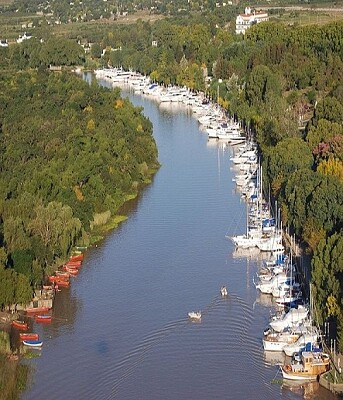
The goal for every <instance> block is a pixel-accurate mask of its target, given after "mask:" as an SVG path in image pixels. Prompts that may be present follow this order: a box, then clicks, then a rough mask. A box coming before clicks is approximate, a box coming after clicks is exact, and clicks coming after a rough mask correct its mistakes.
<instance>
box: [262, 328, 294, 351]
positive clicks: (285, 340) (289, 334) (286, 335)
mask: <svg viewBox="0 0 343 400" xmlns="http://www.w3.org/2000/svg"><path fill="white" fill-rule="evenodd" d="M300 335H301V333H299V332H295V331H284V332H270V333H268V334H267V335H265V336H264V337H263V340H262V342H263V349H264V350H266V351H282V350H283V348H284V347H285V346H287V345H289V344H293V343H294V342H296V341H297V340H298V339H299V337H300Z"/></svg>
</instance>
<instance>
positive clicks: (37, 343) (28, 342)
mask: <svg viewBox="0 0 343 400" xmlns="http://www.w3.org/2000/svg"><path fill="white" fill-rule="evenodd" d="M23 345H24V346H28V347H42V346H43V342H42V341H41V340H23Z"/></svg>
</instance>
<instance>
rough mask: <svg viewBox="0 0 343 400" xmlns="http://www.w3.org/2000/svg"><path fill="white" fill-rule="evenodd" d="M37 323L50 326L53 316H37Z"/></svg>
mask: <svg viewBox="0 0 343 400" xmlns="http://www.w3.org/2000/svg"><path fill="white" fill-rule="evenodd" d="M35 321H36V322H38V323H42V324H50V323H51V321H52V317H51V315H36V316H35Z"/></svg>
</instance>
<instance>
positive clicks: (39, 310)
mask: <svg viewBox="0 0 343 400" xmlns="http://www.w3.org/2000/svg"><path fill="white" fill-rule="evenodd" d="M49 310H50V308H49V307H31V308H27V309H26V310H25V311H26V314H36V313H45V312H48V311H49Z"/></svg>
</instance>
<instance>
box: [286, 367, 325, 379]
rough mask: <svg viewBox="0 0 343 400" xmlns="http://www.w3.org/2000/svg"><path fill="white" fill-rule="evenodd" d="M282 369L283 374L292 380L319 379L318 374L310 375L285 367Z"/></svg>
mask: <svg viewBox="0 0 343 400" xmlns="http://www.w3.org/2000/svg"><path fill="white" fill-rule="evenodd" d="M281 370H282V376H283V378H284V379H289V380H292V381H316V380H318V376H317V375H308V374H305V373H301V372H298V373H293V372H291V371H287V370H286V369H285V367H282V368H281Z"/></svg>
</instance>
